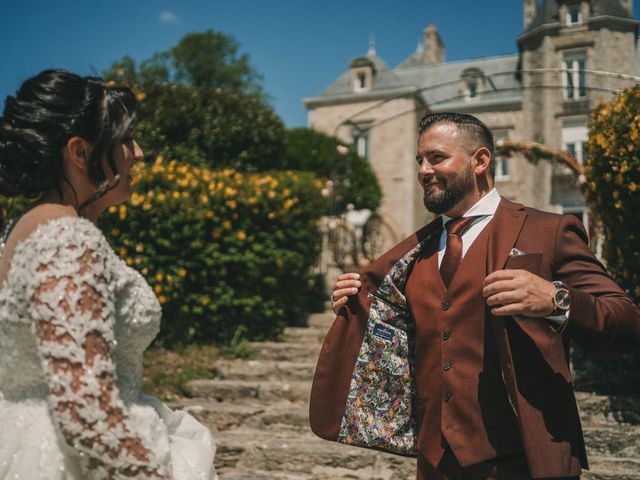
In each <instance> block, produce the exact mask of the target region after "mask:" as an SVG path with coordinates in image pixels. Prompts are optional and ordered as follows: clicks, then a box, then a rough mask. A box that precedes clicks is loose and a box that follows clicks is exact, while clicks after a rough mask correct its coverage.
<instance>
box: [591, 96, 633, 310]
mask: <svg viewBox="0 0 640 480" xmlns="http://www.w3.org/2000/svg"><path fill="white" fill-rule="evenodd" d="M587 152H588V160H587V163H586V169H585V170H586V171H585V173H586V176H587V181H588V189H587V201H588V203H589V206H590V207H591V211H592V213H593V216H594V218H595V219H596V220H597V221H598V223H599V224H600V226H601V227H602V233H603V237H604V238H603V250H602V254H603V257H604V259H605V260H606V263H607V268H608V269H609V271H610V272H611V274H612V275H613V276H614V277H615V279H616V280H617V281H618V283H619V284H620V285H621V286H622V287H623V288H625V289H626V290H627V292H629V294H630V295H631V296H632V297H634V298H635V301H636V303H637V302H639V301H640V222H639V221H638V219H639V218H640V213H638V212H640V86H635V87H631V88H628V89H627V90H625V91H624V92H622V93H621V94H620V95H618V96H617V97H616V98H614V99H613V100H612V101H611V102H609V103H603V104H601V105H599V106H598V107H597V108H596V109H595V110H594V111H593V113H592V116H591V121H590V125H589V141H588V144H587Z"/></svg>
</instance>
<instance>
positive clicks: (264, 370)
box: [214, 360, 316, 382]
mask: <svg viewBox="0 0 640 480" xmlns="http://www.w3.org/2000/svg"><path fill="white" fill-rule="evenodd" d="M315 368H316V364H315V362H309V361H304V362H302V361H301V362H288V361H278V360H219V361H217V362H216V364H215V365H214V372H215V374H216V378H218V379H220V380H306V381H308V382H311V380H312V379H313V372H314V371H315Z"/></svg>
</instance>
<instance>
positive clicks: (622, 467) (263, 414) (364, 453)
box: [173, 314, 640, 480]
mask: <svg viewBox="0 0 640 480" xmlns="http://www.w3.org/2000/svg"><path fill="white" fill-rule="evenodd" d="M332 320H333V315H331V314H320V315H314V316H312V317H311V318H310V321H309V327H305V328H301V327H289V328H287V329H286V332H285V341H284V342H281V343H277V342H261V343H254V344H252V346H253V348H254V350H255V355H254V359H252V360H223V361H220V362H219V363H217V364H216V366H215V368H216V371H217V374H218V375H217V378H216V379H215V380H196V381H192V382H190V383H189V384H188V391H189V393H190V396H191V398H189V399H188V400H184V401H181V402H179V403H176V404H174V405H173V406H174V407H178V408H184V409H185V410H187V411H189V412H190V413H192V414H193V415H194V416H196V417H197V418H198V419H199V420H200V421H202V422H204V423H205V424H206V425H208V426H209V427H210V428H211V430H212V432H213V434H214V436H215V439H216V442H217V444H218V451H217V453H216V468H217V470H218V473H219V475H220V478H221V480H337V479H362V480H364V479H367V480H373V479H375V480H405V479H410V480H413V479H414V478H415V460H414V459H407V458H403V457H399V456H395V455H389V454H384V453H379V452H375V451H370V450H365V449H362V448H354V447H347V446H345V445H338V444H335V443H332V442H326V441H323V440H320V439H319V438H317V437H315V436H314V435H313V434H312V433H311V431H310V428H309V422H308V411H307V405H308V400H309V389H310V386H311V379H312V378H313V371H314V368H315V362H316V359H317V355H318V352H319V350H320V346H321V342H322V338H323V337H324V334H325V333H326V331H327V330H328V328H329V326H330V324H331V322H332ZM578 397H579V398H578V401H579V404H580V408H581V411H582V419H583V427H584V431H585V437H586V441H587V447H588V450H589V461H590V463H591V472H588V473H586V474H585V475H584V476H583V479H585V480H640V401H635V402H634V401H632V400H629V399H626V400H624V401H623V400H622V399H610V398H608V397H601V396H593V395H589V394H584V393H579V394H578Z"/></svg>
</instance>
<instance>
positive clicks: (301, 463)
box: [216, 429, 415, 480]
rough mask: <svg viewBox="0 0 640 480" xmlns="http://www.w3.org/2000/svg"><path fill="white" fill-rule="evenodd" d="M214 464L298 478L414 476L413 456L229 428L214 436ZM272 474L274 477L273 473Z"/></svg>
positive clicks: (307, 437) (393, 478)
mask: <svg viewBox="0 0 640 480" xmlns="http://www.w3.org/2000/svg"><path fill="white" fill-rule="evenodd" d="M216 441H217V443H218V445H219V446H218V451H217V453H216V468H217V469H218V470H219V472H220V476H221V478H227V477H226V475H225V476H223V474H224V472H225V471H226V470H227V469H229V470H234V469H236V470H238V469H239V470H244V471H251V470H256V471H268V472H283V473H286V474H288V475H307V476H306V477H305V476H302V477H301V478H307V479H312V478H313V479H316V478H317V479H321V478H322V479H328V478H356V479H371V478H376V479H378V478H379V479H382V480H396V479H397V480H400V479H405V478H415V459H412V458H404V457H400V456H397V455H390V454H385V453H381V452H376V451H374V450H367V449H363V448H355V447H349V446H346V445H339V444H336V443H333V442H326V441H324V440H321V439H319V438H316V437H313V436H312V434H308V435H293V436H292V435H283V434H279V433H276V432H262V431H259V430H242V429H238V430H230V431H227V432H220V433H219V434H218V436H217V438H216ZM274 478H278V477H275V476H274Z"/></svg>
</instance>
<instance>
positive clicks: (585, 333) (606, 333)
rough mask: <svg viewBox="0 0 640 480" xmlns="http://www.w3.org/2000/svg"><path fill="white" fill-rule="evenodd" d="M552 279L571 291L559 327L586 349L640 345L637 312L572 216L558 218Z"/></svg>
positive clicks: (608, 349)
mask: <svg viewBox="0 0 640 480" xmlns="http://www.w3.org/2000/svg"><path fill="white" fill-rule="evenodd" d="M553 278H554V279H557V280H560V281H562V282H564V283H565V284H566V285H567V286H568V288H569V291H570V292H571V310H570V313H569V317H568V319H567V321H566V322H565V324H564V326H563V327H562V329H561V332H562V333H563V334H564V335H568V336H569V337H570V338H572V339H574V340H575V341H577V342H579V343H580V344H582V345H583V346H585V347H586V348H589V349H591V350H596V351H603V352H624V351H629V350H632V349H634V348H637V347H638V346H639V345H640V312H639V310H638V308H637V307H636V306H635V305H634V304H633V302H632V300H631V299H630V298H629V296H628V295H626V294H625V292H624V291H623V290H622V289H621V288H620V287H619V286H618V285H617V284H616V283H615V282H614V281H613V279H612V278H611V277H610V276H609V275H608V274H607V272H606V270H605V268H604V267H603V265H602V264H601V263H600V262H599V261H598V260H597V259H596V257H595V256H594V254H593V252H592V251H591V249H590V248H589V245H588V243H587V234H586V232H585V230H584V227H583V226H582V224H581V223H580V222H579V221H578V219H576V218H575V217H574V216H573V215H565V216H563V217H562V219H561V220H560V224H559V227H558V231H557V235H556V242H555V257H554V262H553Z"/></svg>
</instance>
